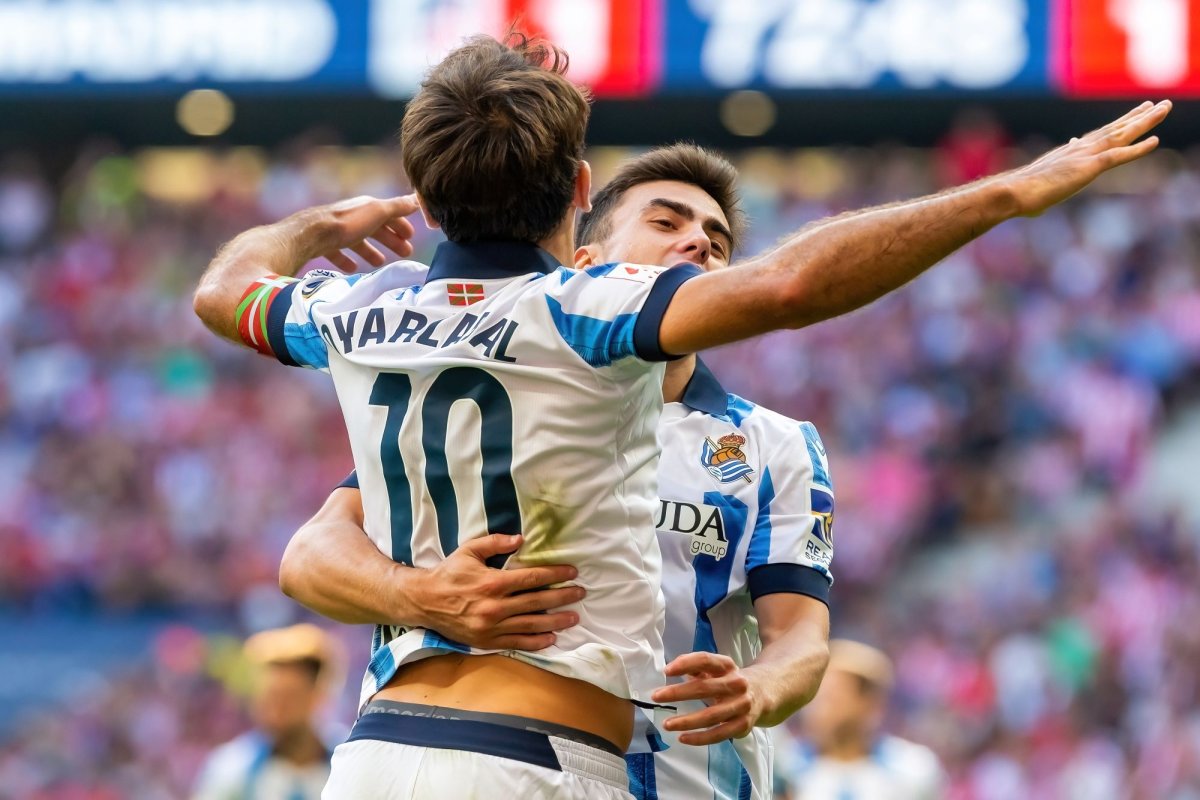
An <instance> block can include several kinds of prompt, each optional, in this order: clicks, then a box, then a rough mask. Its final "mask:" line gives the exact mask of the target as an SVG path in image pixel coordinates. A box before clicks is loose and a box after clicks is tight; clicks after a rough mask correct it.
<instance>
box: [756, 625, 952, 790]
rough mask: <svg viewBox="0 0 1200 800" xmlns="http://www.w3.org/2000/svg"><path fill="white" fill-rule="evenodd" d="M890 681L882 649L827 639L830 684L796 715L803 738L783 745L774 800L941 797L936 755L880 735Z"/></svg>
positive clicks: (889, 668)
mask: <svg viewBox="0 0 1200 800" xmlns="http://www.w3.org/2000/svg"><path fill="white" fill-rule="evenodd" d="M892 683H893V670H892V663H891V660H890V659H889V658H888V657H887V656H886V655H884V653H883V652H882V651H880V650H877V649H875V648H874V647H870V646H868V645H865V644H862V643H860V642H853V641H849V640H847V639H836V640H834V641H832V642H830V643H829V668H828V669H827V670H826V672H825V679H824V680H823V681H822V683H821V688H820V690H819V691H818V692H817V696H816V698H815V699H814V700H813V701H812V703H810V704H809V706H808V708H806V709H805V710H804V712H803V713H802V714H801V716H800V717H799V721H800V724H801V729H802V730H801V738H800V739H799V740H797V741H795V742H787V743H786V744H783V746H782V747H781V748H780V749H781V751H782V752H781V753H780V759H779V763H778V765H777V769H776V777H777V781H778V782H780V783H782V784H783V785H782V786H780V787H778V789H777V796H779V797H782V798H788V800H935V799H936V798H941V797H942V796H943V795H944V783H945V781H944V776H943V773H942V767H941V765H940V764H939V762H938V759H937V756H935V755H934V753H933V751H932V750H930V749H929V748H927V747H924V746H922V745H919V744H916V743H915V742H910V741H906V740H904V739H901V738H899V737H898V736H891V735H888V734H885V733H883V723H884V717H885V715H886V712H887V704H888V695H889V693H890V691H891V688H892ZM779 779H782V780H779Z"/></svg>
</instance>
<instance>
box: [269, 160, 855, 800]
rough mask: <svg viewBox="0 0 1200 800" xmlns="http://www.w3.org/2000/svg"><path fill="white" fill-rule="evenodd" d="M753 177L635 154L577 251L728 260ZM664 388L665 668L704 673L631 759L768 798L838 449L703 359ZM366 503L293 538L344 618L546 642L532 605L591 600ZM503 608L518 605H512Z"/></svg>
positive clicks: (640, 768)
mask: <svg viewBox="0 0 1200 800" xmlns="http://www.w3.org/2000/svg"><path fill="white" fill-rule="evenodd" d="M736 180H737V174H736V172H735V170H734V168H733V166H732V165H731V164H729V162H727V161H725V160H724V159H722V158H719V157H718V156H715V155H713V154H711V153H708V152H706V151H704V150H701V149H700V148H697V147H693V146H688V145H675V146H672V147H664V148H659V149H657V150H653V151H651V152H649V153H647V154H645V155H642V156H640V157H638V158H635V159H633V160H632V161H630V162H628V163H627V164H625V165H624V166H623V167H622V168H621V169H620V170H619V171H618V173H617V175H616V176H615V177H614V178H613V180H612V181H611V182H610V183H609V184H608V185H607V186H606V187H605V188H604V189H602V190H601V191H600V192H598V193H597V195H596V196H595V198H594V199H593V206H592V211H591V212H590V213H588V214H586V215H584V217H583V220H582V222H581V224H580V227H579V234H578V239H579V243H580V245H581V246H580V247H579V248H578V249H577V250H576V253H575V264H576V266H577V267H578V268H581V269H587V268H589V267H592V266H594V265H596V264H605V263H612V262H650V263H655V264H663V265H665V266H674V265H676V264H683V263H694V264H696V265H697V266H700V267H701V268H702V269H704V270H705V271H710V270H714V269H721V268H724V267H725V266H727V264H728V262H729V260H730V258H731V257H732V255H733V252H734V249H735V247H736V245H737V241H738V238H739V237H740V235H741V229H742V228H743V217H742V213H741V210H740V208H739V207H738V206H739V200H738V196H737V189H736ZM414 279H417V278H414ZM663 395H664V399H665V400H666V401H667V405H666V406H665V408H664V411H663V416H662V419H661V420H660V422H659V436H658V438H659V442H660V443H661V444H662V448H663V453H662V460H661V462H660V464H659V501H658V509H659V510H658V513H657V515H656V516H657V519H656V528H657V537H658V543H659V546H660V549H661V551H662V553H663V576H662V585H663V593H664V596H665V597H666V607H667V614H666V628H665V632H664V641H665V644H666V657H667V659H668V661H670V662H671V663H669V664H668V666H667V673H668V674H669V675H671V676H674V677H676V678H679V677H685V678H687V679H688V681H687V682H686V683H677V684H675V685H674V686H672V687H671V688H670V689H668V690H666V691H665V692H664V694H663V695H662V696H660V697H656V698H655V699H656V700H660V701H662V702H670V703H671V704H672V705H678V706H679V709H678V712H677V713H674V714H672V716H675V717H677V718H676V719H674V720H670V721H665V722H664V717H665V716H666V715H665V714H660V715H659V722H660V725H659V727H660V729H661V730H663V731H665V732H666V734H665V735H666V738H667V740H668V743H669V744H670V748H669V749H667V750H665V751H660V752H657V753H654V754H649V753H644V754H638V755H630V756H627V758H626V761H627V764H628V768H629V775H630V785H631V789H632V791H633V794H634V796H635V797H638V798H653V797H715V798H728V800H736V798H739V797H747V796H749V797H753V798H761V799H763V800H765V798H769V797H770V793H771V780H770V775H771V763H770V762H771V747H770V744H769V738H768V735H767V731H766V730H765V727H763V726H768V725H773V724H776V723H778V722H780V721H782V720H783V719H784V718H785V717H787V716H788V715H789V714H791V713H792V712H793V711H795V710H796V709H797V708H799V707H800V706H801V705H803V704H804V703H805V702H806V701H807V700H808V699H809V698H811V697H812V695H813V693H814V692H815V691H816V689H817V685H818V684H819V682H820V680H821V674H822V671H823V669H824V665H825V660H826V655H827V641H828V636H829V611H828V608H827V606H826V602H827V598H828V592H829V586H830V583H831V578H830V576H829V563H830V560H831V558H832V535H831V533H832V518H833V486H832V483H831V481H830V474H829V467H828V463H827V459H826V456H825V450H824V447H823V446H822V444H821V441H820V438H819V436H818V435H817V432H816V430H815V429H814V428H813V426H812V425H811V424H809V423H801V422H796V421H794V420H791V419H788V418H786V417H784V416H782V415H779V414H775V413H773V412H771V411H768V410H766V409H764V408H761V407H758V406H755V405H754V404H753V403H750V402H748V401H746V400H743V399H742V398H740V397H737V396H736V395H730V394H727V393H726V392H725V390H724V389H722V388H721V386H720V384H719V383H718V382H717V380H716V379H715V378H714V377H713V376H712V374H711V373H710V372H709V371H708V370H707V369H706V368H705V367H704V366H703V365H702V364H700V363H699V361H698V359H697V358H696V357H694V356H690V357H687V358H683V359H680V360H678V361H673V362H671V363H670V364H668V366H667V369H666V376H665V379H664V389H663ZM720 453H726V454H728V458H726V459H721V457H720V456H719V455H718V454H720ZM362 518H363V510H362V500H361V496H360V493H359V491H358V489H357V488H355V487H354V483H353V482H352V481H350V482H348V483H347V484H344V485H343V487H342V488H339V489H336V490H335V491H334V492H333V494H332V495H331V496H330V498H329V499H328V500H327V501H326V504H325V506H324V507H323V508H322V509H321V511H320V512H319V513H318V514H317V515H316V516H315V517H314V518H313V520H312V521H310V522H309V523H308V524H307V525H306V526H305V527H303V528H301V529H300V530H299V531H297V533H296V535H295V536H294V537H293V539H292V542H291V543H290V544H289V546H288V550H287V552H286V553H285V554H284V558H283V563H282V565H281V567H280V581H281V586H282V587H283V588H284V591H285V592H287V593H288V594H289V595H291V596H292V597H294V598H295V599H297V600H299V601H300V602H301V603H304V604H305V605H307V606H309V607H310V608H312V609H313V610H315V611H317V612H319V613H324V614H327V615H329V616H332V617H333V618H335V619H338V620H339V621H343V622H349V623H359V622H379V621H381V620H383V621H386V622H387V623H388V624H394V625H400V626H421V627H425V628H429V629H432V630H435V631H437V632H438V633H440V634H442V635H444V636H446V637H447V638H450V639H453V640H455V641H459V642H462V643H464V644H468V645H471V646H476V647H481V648H489V647H495V646H499V645H500V643H499V642H498V641H497V639H499V638H502V637H504V638H506V639H507V641H505V642H504V644H506V645H508V646H514V647H521V646H527V647H528V648H529V649H538V648H541V647H546V646H548V645H549V644H551V643H552V639H553V637H552V636H546V635H545V634H546V633H547V632H549V631H553V630H557V629H558V628H559V627H561V626H562V625H563V622H564V620H563V619H560V617H562V616H563V612H557V613H554V614H531V613H530V612H531V611H538V610H553V609H556V608H557V607H559V606H562V605H566V604H567V603H569V602H573V601H575V600H576V599H578V598H577V597H575V596H571V595H566V594H565V593H567V592H573V591H575V590H573V589H566V588H553V589H545V590H543V591H541V592H527V593H524V594H520V595H516V596H513V595H512V593H513V592H517V591H521V590H523V589H527V588H531V587H536V586H540V585H545V584H547V583H551V582H553V581H556V580H568V579H569V573H568V574H542V573H539V572H537V571H540V570H543V569H553V568H550V567H531V568H528V569H526V570H506V571H504V572H497V571H496V570H491V569H489V568H487V567H486V565H485V563H484V561H485V559H486V558H487V557H489V556H491V555H496V554H499V553H502V552H507V551H508V550H515V549H516V547H515V543H513V542H512V541H504V540H506V539H509V538H510V537H490V538H489V539H480V540H477V541H476V542H471V543H468V545H465V546H464V547H461V548H459V549H458V550H457V551H455V553H454V554H453V555H451V556H450V557H449V558H448V559H447V560H446V561H445V562H443V563H442V564H439V565H438V566H437V567H435V568H433V569H432V570H428V571H426V570H415V569H411V568H408V567H403V566H399V565H397V564H395V562H393V561H391V560H390V559H389V558H387V556H385V555H384V554H383V553H381V552H380V551H379V550H378V548H376V547H375V546H374V545H372V544H371V543H370V540H369V539H368V538H367V537H366V536H365V535H364V533H363V531H362V529H361V525H362ZM476 547H483V550H482V551H480V552H475V548H476ZM422 573H427V574H422ZM526 573H530V574H526ZM517 604H520V607H519V608H518V607H517ZM501 609H506V610H512V611H514V612H518V613H514V614H513V615H512V616H511V617H510V618H502V617H499V616H498V615H497V614H498V612H500V610H501ZM571 618H572V616H571V615H569V614H568V615H567V620H566V621H569V620H570V619H571ZM530 626H532V627H530ZM518 630H520V631H525V633H523V634H518V633H515V631H518ZM530 631H536V633H535V634H534V635H530ZM706 702H707V703H711V705H706ZM383 707H386V706H383ZM667 713H671V712H667ZM689 731H690V732H689ZM680 732H682V741H683V743H682V744H681V743H680ZM687 744H698V745H703V746H700V747H689V746H687Z"/></svg>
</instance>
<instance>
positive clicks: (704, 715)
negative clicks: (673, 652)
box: [651, 651, 763, 745]
mask: <svg viewBox="0 0 1200 800" xmlns="http://www.w3.org/2000/svg"><path fill="white" fill-rule="evenodd" d="M664 673H665V674H666V676H667V677H669V678H678V677H682V678H685V680H684V681H683V682H682V683H673V684H671V685H670V686H664V687H663V688H661V689H656V690H655V692H654V694H653V695H651V700H653V701H654V702H655V703H661V704H662V705H671V704H673V703H678V702H681V701H684V700H703V701H704V703H705V704H706V705H707V706H708V707H707V708H705V709H702V710H700V711H694V712H692V713H690V714H677V715H675V716H673V717H671V718H669V719H667V720H666V721H665V722H664V723H663V727H664V728H666V729H667V730H669V731H673V732H678V733H679V734H680V736H679V741H680V743H682V744H689V745H710V744H716V743H717V742H720V741H724V740H725V739H739V738H741V737H743V736H746V735H747V734H749V733H750V731H751V730H753V729H754V726H755V725H757V724H758V721H759V719H760V718H761V717H762V713H763V703H762V700H761V697H760V696H759V693H758V692H756V691H755V687H754V685H753V683H752V682H751V681H750V679H749V678H748V677H747V676H746V675H744V674H743V673H742V670H741V669H739V668H738V665H737V664H736V663H735V662H734V660H733V659H732V658H730V657H729V656H725V655H720V654H718V653H707V652H703V651H700V652H695V653H685V654H684V655H681V656H679V658H676V659H675V660H674V661H672V662H671V663H670V664H667V667H666V670H664Z"/></svg>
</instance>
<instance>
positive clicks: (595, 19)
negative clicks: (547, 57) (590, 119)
mask: <svg viewBox="0 0 1200 800" xmlns="http://www.w3.org/2000/svg"><path fill="white" fill-rule="evenodd" d="M663 2H664V0H571V2H569V3H566V2H561V0H507V4H508V9H507V10H508V13H507V18H508V19H510V20H519V21H520V27H521V29H522V30H524V31H527V32H529V33H538V34H543V35H545V36H546V37H547V38H549V39H550V40H551V41H553V42H555V43H556V44H558V45H560V46H561V47H562V48H563V49H565V50H566V51H567V52H568V53H570V55H571V70H570V73H569V74H570V76H571V78H572V80H574V81H576V82H578V83H583V84H586V85H588V86H590V87H591V88H592V90H593V91H594V92H595V93H596V94H597V95H599V96H609V97H612V96H637V95H644V94H648V93H649V92H650V91H651V90H653V89H655V88H656V87H657V85H658V82H659V79H660V76H661V74H662V47H663V37H662V19H663V13H664V11H663Z"/></svg>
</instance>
